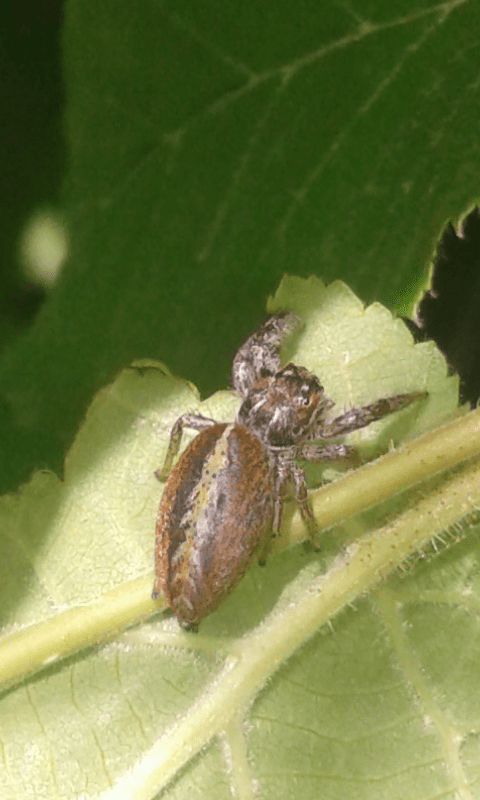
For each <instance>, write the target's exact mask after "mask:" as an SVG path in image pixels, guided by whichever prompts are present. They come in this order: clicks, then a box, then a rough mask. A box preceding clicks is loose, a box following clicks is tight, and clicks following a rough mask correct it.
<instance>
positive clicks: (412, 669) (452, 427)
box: [0, 277, 480, 800]
mask: <svg viewBox="0 0 480 800" xmlns="http://www.w3.org/2000/svg"><path fill="white" fill-rule="evenodd" d="M286 298H288V301H287V300H286ZM278 306H284V307H285V306H288V307H290V308H293V309H295V311H296V312H297V314H299V316H300V317H301V319H302V321H303V323H304V325H303V328H302V329H301V330H300V331H299V332H298V333H296V334H294V335H293V336H292V337H291V339H290V340H289V341H288V342H287V343H286V347H285V353H284V355H285V357H288V358H292V359H293V360H294V361H296V362H297V363H305V364H307V365H308V366H309V367H310V368H312V369H313V366H312V365H314V364H320V363H322V371H321V378H322V380H323V381H324V382H325V384H326V385H327V384H328V385H329V386H330V382H331V390H332V394H334V396H335V399H336V401H337V403H338V404H339V405H343V404H345V405H347V406H348V405H350V404H352V403H355V404H357V403H359V402H361V403H363V402H368V401H369V400H372V399H375V398H377V397H378V396H379V395H378V392H381V393H382V394H393V393H395V392H397V391H401V390H412V389H425V388H426V389H427V391H428V392H429V397H428V399H427V400H426V401H418V403H416V404H412V405H411V406H410V407H408V408H406V409H404V410H403V411H402V412H399V413H398V414H396V415H393V416H392V417H387V418H385V419H383V420H381V421H380V422H379V423H376V424H375V426H370V428H369V429H367V430H366V431H365V434H363V433H361V432H358V435H359V436H360V434H361V436H360V439H361V440H362V441H360V442H359V445H360V446H362V447H363V446H365V447H366V449H367V450H369V451H370V452H375V450H376V449H378V447H382V448H384V447H385V446H388V443H389V442H391V441H392V440H393V441H395V442H397V443H398V441H399V439H400V437H401V438H407V439H409V438H410V437H412V436H414V435H416V434H418V433H419V432H421V431H423V430H426V429H427V428H428V427H429V426H431V425H434V424H436V423H439V422H441V421H442V420H444V419H446V418H447V417H451V416H452V415H453V414H454V412H455V405H456V389H457V381H456V379H455V378H448V377H447V376H446V367H445V364H444V362H443V360H442V359H441V357H440V356H439V355H438V353H437V351H436V350H435V348H434V347H433V346H432V345H431V344H430V343H426V344H421V345H416V346H413V343H412V340H411V337H410V335H409V334H408V332H407V331H406V329H405V327H404V326H403V323H401V322H399V321H398V320H394V319H393V318H392V317H391V315H390V313H389V312H387V311H386V310H385V309H383V308H382V307H381V306H379V305H378V304H376V305H374V306H370V307H368V308H366V309H364V308H363V306H362V304H361V303H360V302H359V301H358V299H357V298H356V297H355V296H354V295H353V294H352V293H351V291H350V290H349V289H347V287H345V286H344V285H343V284H340V283H339V282H336V283H334V284H331V285H330V286H329V287H327V288H325V287H324V286H323V285H322V284H321V283H320V282H319V281H318V280H313V279H310V280H309V281H302V280H299V279H293V278H290V277H287V278H285V280H284V281H283V283H282V286H281V287H280V289H279V291H278V292H277V294H276V295H275V298H274V299H272V300H271V301H270V308H273V307H278ZM328 352H331V355H332V357H331V363H330V364H329V359H328V358H324V356H325V354H326V353H328ZM385 353H388V356H389V357H388V358H387V360H385ZM300 359H303V361H301V360H300ZM335 359H339V361H338V365H339V366H338V368H337V370H335ZM322 360H323V361H322ZM386 364H387V365H388V373H387V375H386V376H384V375H382V373H381V372H377V370H382V369H383V368H384V367H385V365H386ZM362 376H363V377H362ZM328 391H330V388H329V390H328ZM237 406H238V398H237V397H236V396H235V394H234V393H233V392H228V391H223V392H219V393H217V394H216V395H214V396H213V397H211V398H209V399H208V400H206V401H204V402H203V403H200V401H199V398H198V395H197V393H196V391H195V390H194V388H193V387H192V386H191V385H189V384H186V383H184V382H182V381H180V380H178V379H176V378H173V377H172V376H171V375H170V374H169V372H168V371H167V370H166V369H165V368H164V367H162V366H161V365H159V364H156V363H153V362H143V363H142V364H140V365H137V366H135V367H132V368H130V369H128V370H125V371H124V372H122V373H121V374H120V375H119V376H118V377H117V379H116V380H115V381H114V383H112V384H111V385H109V386H107V387H105V388H104V389H103V390H102V391H101V392H100V393H99V394H98V395H97V397H96V398H95V400H94V402H93V404H92V406H91V408H90V409H89V412H88V414H87V418H86V421H85V424H84V425H83V427H82V429H81V430H80V431H79V433H78V436H77V438H76V440H75V443H74V445H73V447H72V448H71V451H70V452H69V454H68V458H67V462H66V465H65V481H64V482H63V483H62V482H60V481H59V479H58V478H57V477H56V476H54V475H53V474H51V473H38V474H37V475H35V476H34V478H33V479H32V481H31V482H30V483H29V484H28V485H27V486H25V487H24V489H23V491H22V492H21V493H19V494H17V495H9V496H6V497H5V498H3V499H2V500H1V502H0V519H1V546H2V553H3V559H2V569H3V574H2V580H1V581H0V608H1V610H2V616H3V626H4V631H5V635H4V638H3V639H2V640H1V641H0V677H1V679H2V680H3V681H4V682H5V685H6V688H5V690H4V692H3V695H2V696H1V699H0V728H1V730H2V757H3V761H4V768H3V770H2V771H1V772H0V793H1V796H2V798H5V800H9V798H18V797H22V798H25V799H26V800H30V798H32V800H33V798H35V800H36V798H38V797H45V798H47V797H48V798H49V800H54V799H55V798H77V797H82V798H92V800H93V798H104V799H107V798H108V800H113V799H114V798H118V799H119V800H120V798H121V800H125V799H128V798H132V799H133V798H135V800H139V799H140V798H153V797H155V796H157V794H158V792H159V791H160V790H162V789H163V790H164V793H163V794H162V797H168V798H184V797H199V798H200V797H211V798H227V797H230V796H231V795H232V792H233V793H236V794H237V795H238V796H240V797H252V798H253V797H256V796H260V797H272V798H273V797H275V798H287V797H291V796H301V797H305V798H309V797H312V798H315V799H316V798H318V797H319V796H321V797H324V796H329V797H332V798H337V797H338V798H342V800H343V798H344V797H346V796H347V797H355V798H359V800H362V799H363V798H365V800H367V799H368V800H372V798H374V799H375V798H380V797H389V798H391V799H392V800H395V798H401V799H402V800H403V798H405V797H408V798H409V799H410V798H412V799H413V800H417V798H418V800H421V799H423V798H424V797H426V796H444V797H451V798H452V800H453V798H454V797H455V796H463V797H469V796H474V791H475V786H476V776H477V773H478V768H479V756H478V748H477V746H476V742H477V739H478V724H477V720H478V710H477V708H476V706H477V702H476V699H475V698H476V696H477V694H478V692H477V691H476V688H477V686H478V670H477V663H478V656H479V653H478V646H477V644H476V640H477V639H478V622H477V620H476V617H475V615H474V614H472V611H474V610H476V609H477V608H478V604H479V599H478V598H479V594H480V578H479V576H480V569H479V559H478V549H477V546H476V538H475V537H476V522H477V509H478V507H479V502H480V489H479V487H480V480H479V477H480V476H479V474H478V460H476V459H473V460H472V459H470V460H465V459H466V457H467V455H469V454H472V453H473V452H475V447H476V449H477V451H478V438H479V433H478V430H479V425H478V419H477V418H478V414H477V412H474V413H472V414H468V415H463V416H460V417H458V418H457V419H454V420H453V421H451V422H449V423H447V424H446V425H445V426H443V427H441V428H439V429H438V430H437V431H435V432H433V433H428V432H427V433H426V434H424V435H423V436H422V437H420V438H419V439H416V440H414V441H410V442H408V443H407V444H406V445H404V447H403V448H401V449H400V450H397V451H392V452H391V453H388V454H387V455H386V456H384V457H383V458H382V459H380V460H379V461H375V462H373V463H371V464H367V465H366V466H364V467H361V468H360V469H358V470H355V471H353V472H350V473H348V474H347V475H344V476H342V477H340V478H339V479H338V480H336V481H335V482H334V483H332V484H331V485H326V486H323V487H322V488H321V489H318V490H316V491H315V492H312V498H313V502H314V507H315V513H316V515H317V516H318V518H319V519H322V520H323V522H322V525H325V527H326V526H327V525H328V524H330V525H334V524H335V527H334V528H333V529H331V530H330V531H325V532H324V533H323V534H322V536H321V540H320V544H321V547H322V550H321V552H320V553H319V554H317V553H312V552H310V553H306V552H305V550H303V549H302V548H300V547H294V548H288V549H285V548H286V546H287V545H288V544H289V543H292V542H294V541H295V540H298V538H300V537H301V535H302V534H299V529H300V527H299V523H298V520H297V519H296V517H295V516H294V517H293V519H292V515H291V513H287V514H286V520H285V526H284V531H283V536H282V542H281V547H283V550H281V552H277V553H275V554H274V555H272V556H271V557H270V559H269V561H268V563H267V566H266V567H265V568H260V567H257V566H254V567H253V568H252V569H251V570H250V572H249V574H248V575H247V576H246V577H245V579H244V580H243V581H242V583H241V584H240V585H239V587H238V588H237V589H236V590H235V591H234V592H233V593H232V594H231V595H230V596H229V597H228V598H227V600H226V601H225V603H224V604H223V605H222V606H221V607H220V608H219V609H218V610H217V611H216V612H215V613H214V614H212V615H211V616H209V617H207V618H206V619H205V620H204V621H203V622H202V625H201V627H200V632H199V633H198V634H188V633H185V632H183V631H181V630H180V629H179V627H178V625H177V623H176V621H175V619H174V618H172V617H159V618H158V619H156V620H153V621H151V622H150V623H146V622H144V623H143V624H142V625H140V626H137V627H136V628H134V629H132V630H130V631H127V632H125V633H123V635H119V632H120V631H121V630H123V629H125V628H126V627H128V626H129V625H132V624H133V623H135V622H138V620H139V619H140V618H141V617H142V616H143V617H146V616H147V615H148V614H152V613H153V612H154V611H155V609H156V608H158V604H155V603H154V602H153V601H151V600H150V591H151V587H152V583H153V577H152V570H151V566H152V560H153V554H152V548H153V531H154V526H155V512H156V507H157V505H158V501H159V497H160V494H161V486H160V485H159V484H158V482H157V481H156V480H155V478H154V476H153V471H154V469H155V468H156V467H158V466H159V465H160V464H161V462H162V459H163V456H164V454H165V450H166V446H167V441H168V432H169V429H170V427H171V425H172V422H173V421H174V419H175V418H176V417H177V416H178V415H179V414H180V413H182V412H183V411H185V410H187V409H198V408H200V409H201V410H202V412H203V413H205V414H208V415H210V416H214V417H215V418H218V419H225V420H230V419H232V418H233V416H234V414H235V409H236V408H237ZM452 431H453V433H452ZM355 436H357V433H356V434H355ZM364 437H365V438H364ZM382 442H383V444H382ZM435 443H436V444H435ZM442 443H443V445H444V446H443V447H442ZM435 447H437V449H436V450H435ZM468 448H470V450H469V449H468ZM442 458H443V460H442ZM457 461H458V462H460V461H461V462H462V463H459V464H458V466H457V467H456V468H455V469H454V470H453V471H450V472H448V473H445V474H441V475H436V473H437V472H438V470H439V469H444V467H445V466H446V465H447V464H448V463H450V464H455V463H457ZM409 464H413V465H415V464H416V465H417V466H418V465H420V467H419V469H420V472H417V473H415V476H414V477H413V478H412V474H410V473H409V471H408V469H409V467H408V465H409ZM392 465H393V466H392ZM392 470H393V471H392ZM385 475H388V476H390V479H391V480H392V481H393V483H392V484H391V485H390V494H392V492H393V493H394V492H395V491H398V490H399V489H402V488H404V489H405V488H406V487H408V486H412V485H413V484H414V483H416V481H418V480H420V479H421V478H423V483H422V484H421V485H420V486H419V487H418V488H415V486H413V488H411V489H409V490H408V491H405V492H404V493H403V494H402V495H396V496H395V497H393V498H391V499H389V500H388V501H387V500H385V499H384V500H383V502H382V503H381V504H380V505H377V506H376V507H375V508H373V509H371V508H369V506H370V505H371V502H372V501H371V499H368V491H369V490H372V486H373V496H374V497H375V496H376V497H377V499H380V498H381V497H382V498H383V495H381V491H383V489H382V485H383V484H382V481H383V479H384V477H385ZM392 486H393V487H395V486H396V489H395V488H392ZM342 487H343V488H342ZM339 492H340V493H342V492H343V495H341V496H342V497H343V500H342V503H343V512H342V508H340V511H337V512H334V511H333V510H332V509H333V508H334V507H335V504H336V500H335V498H336V497H337V498H338V493H339ZM349 503H352V504H353V506H350V505H349ZM352 507H353V509H354V510H355V509H356V511H357V512H358V513H357V514H356V516H355V517H352V516H349V517H348V519H347V520H345V522H344V523H343V524H338V523H339V521H340V520H341V519H342V513H343V516H345V515H346V514H349V515H351V514H352V513H353V511H352ZM360 512H361V513H360ZM335 513H336V514H337V516H336V517H335ZM329 514H330V521H329V522H328V519H329V517H328V515H329ZM325 520H327V521H325ZM336 523H337V524H336ZM304 535H305V534H304V533H303V536H304ZM429 541H435V543H436V547H438V545H439V544H441V543H448V544H450V545H451V546H450V547H449V548H445V547H443V546H442V552H440V553H439V554H436V555H435V554H434V549H433V548H431V547H430V546H429V545H428V542H429ZM419 548H420V556H421V558H418V555H415V553H417V552H418V550H419ZM402 565H403V569H404V571H399V570H396V568H397V567H399V566H402ZM407 568H408V569H407ZM327 623H328V624H327ZM62 656H63V658H61V657H62ZM25 672H31V673H33V674H31V675H30V676H28V677H27V678H26V679H25V678H23V679H22V676H23V673H25Z"/></svg>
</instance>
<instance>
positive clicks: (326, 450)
mask: <svg viewBox="0 0 480 800" xmlns="http://www.w3.org/2000/svg"><path fill="white" fill-rule="evenodd" d="M297 324H298V320H297V318H296V317H295V316H294V315H293V314H290V313H286V312H283V313H279V314H275V315H274V316H273V317H271V318H270V319H269V320H267V322H266V323H265V324H264V325H263V326H262V328H260V330H259V331H258V332H257V333H255V334H253V335H252V336H251V337H250V338H249V339H247V341H246V342H245V344H244V345H242V347H240V349H239V350H238V352H237V354H236V356H235V359H234V362H233V368H232V377H233V384H234V387H235V389H236V390H237V392H238V393H239V394H240V396H241V397H242V403H241V405H240V408H239V410H238V413H237V416H236V420H235V422H234V423H230V424H228V423H218V422H216V421H215V420H213V419H208V418H207V417H203V416H202V415H201V414H188V413H187V414H184V415H183V416H181V417H180V418H179V419H178V420H177V422H176V423H175V425H174V426H173V428H172V431H171V435H170V445H169V448H168V451H167V456H166V459H165V464H164V466H163V469H162V470H161V472H159V473H158V476H159V477H160V478H161V479H162V480H166V484H165V488H164V492H163V495H162V499H161V502H160V507H159V511H158V517H157V527H156V537H155V566H156V577H155V585H154V589H153V597H156V596H157V595H158V594H159V592H160V591H163V592H164V594H165V596H166V598H167V601H168V604H169V606H170V607H171V608H172V609H173V611H174V612H175V614H176V616H177V619H178V620H179V622H180V624H181V625H182V627H184V628H185V629H187V630H197V629H198V623H199V622H200V620H201V619H202V618H203V617H205V616H206V615H207V614H210V613H211V612H212V611H214V610H215V609H216V608H218V606H219V605H220V603H221V602H222V600H223V599H224V597H226V595H227V594H229V593H230V592H231V591H232V589H233V588H234V587H235V586H236V585H237V583H238V582H239V581H240V580H241V578H242V577H243V575H244V574H245V571H246V569H247V568H248V566H249V564H250V563H251V562H252V560H253V559H254V558H255V557H260V559H264V558H265V556H266V553H267V550H268V546H269V542H270V537H271V536H272V535H273V536H276V535H278V532H279V529H280V523H281V514H282V505H283V500H284V497H285V493H286V489H287V486H288V485H290V484H292V485H293V488H294V493H295V499H296V501H297V504H298V507H299V510H300V513H301V516H302V519H303V520H304V522H305V524H306V526H307V529H308V531H309V533H310V535H311V536H312V537H313V536H314V535H315V533H316V528H315V522H314V519H313V514H312V512H311V509H310V505H309V502H308V493H307V486H306V483H305V475H304V472H303V470H302V469H301V468H300V467H299V465H298V464H297V462H296V460H295V459H296V458H304V459H307V460H328V459H334V458H341V457H343V456H348V455H350V454H352V452H353V448H352V447H349V446H348V445H345V444H341V443H340V444H337V443H335V444H328V443H327V444H326V443H325V441H324V440H325V439H328V438H330V437H333V436H339V435H341V434H345V433H349V432H350V431H353V430H356V429H358V428H363V427H365V426H366V425H369V424H370V422H373V421H374V420H376V419H380V418H381V417H383V416H385V415H386V414H390V413H392V412H393V411H397V410H399V409H401V408H404V407H405V406H406V405H408V404H409V403H411V402H413V401H414V400H416V399H419V398H421V397H425V396H426V394H425V393H424V392H413V393H411V394H403V395H395V396H393V397H387V398H381V399H380V400H376V401H374V402H373V403H370V404H369V405H367V406H363V407H361V408H352V409H350V410H349V411H346V412H344V413H343V414H340V415H339V416H337V417H335V418H333V419H329V411H330V410H331V409H332V407H333V405H334V403H333V402H332V400H330V399H329V398H327V397H325V393H324V389H323V386H321V384H320V382H319V380H318V378H317V377H316V376H315V375H314V374H313V373H311V372H309V371H308V370H307V369H305V367H300V366H297V365H295V364H292V363H289V364H286V365H285V366H281V363H280V355H279V352H280V347H281V344H282V342H283V340H284V338H285V336H286V335H287V334H288V333H289V332H290V331H292V330H293V329H294V328H295V327H296V325H297ZM183 428H191V429H193V430H197V431H199V433H198V435H197V436H196V437H195V438H194V439H193V441H192V442H191V443H190V444H189V446H188V447H187V448H186V450H185V451H184V452H183V454H182V455H181V456H180V458H179V459H178V461H177V463H176V464H175V466H174V467H173V469H172V464H173V461H174V459H175V456H176V455H177V453H178V450H179V446H180V441H181V436H182V431H183Z"/></svg>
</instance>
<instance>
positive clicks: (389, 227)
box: [0, 0, 480, 486]
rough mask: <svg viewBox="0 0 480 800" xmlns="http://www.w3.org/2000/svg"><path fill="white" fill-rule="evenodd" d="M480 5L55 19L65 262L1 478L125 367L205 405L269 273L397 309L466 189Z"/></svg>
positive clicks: (254, 318) (478, 162)
mask: <svg viewBox="0 0 480 800" xmlns="http://www.w3.org/2000/svg"><path fill="white" fill-rule="evenodd" d="M479 22H480V11H479V6H478V4H475V3H466V2H452V3H450V4H446V5H445V4H441V5H435V4H433V3H428V2H425V3H424V4H423V5H418V4H416V3H415V4H414V3H407V2H401V3H398V2H397V3H394V4H392V3H389V4H388V5H385V4H384V3H379V2H377V3H376V4H375V3H371V4H363V6H358V7H357V6H350V5H348V4H345V5H344V6H342V5H336V4H330V3H322V4H310V3H302V4H300V5H299V4H298V3H292V2H283V3H279V2H269V3H262V4H258V3H253V4H252V3H248V4H245V3H241V2H238V0H237V2H230V3H228V4H222V3H213V2H202V3H196V2H191V1H190V2H185V1H184V2H178V0H177V2H175V3H173V2H152V1H151V2H140V3H137V4H128V5H124V4H118V3H116V2H112V0H101V2H97V3H95V4H94V5H92V4H91V3H85V2H82V1H81V0H71V2H69V3H68V4H67V7H66V28H65V36H64V54H65V66H66V72H65V76H66V87H67V93H68V102H67V114H66V131H67V137H68V146H69V151H70V166H69V172H68V177H67V180H66V183H65V202H66V207H67V211H68V218H69V225H70V236H71V249H70V260H69V262H68V264H67V266H66V268H65V270H64V273H63V274H62V277H61V278H60V280H59V282H58V284H57V286H56V287H55V289H54V290H53V292H52V294H51V296H50V298H49V300H48V301H47V303H46V304H45V306H44V309H43V311H42V313H41V314H40V316H39V317H38V318H37V320H36V322H35V324H34V325H33V327H32V329H31V330H30V332H29V333H28V335H26V336H25V337H24V338H23V339H22V340H19V341H17V343H16V344H15V345H14V346H13V347H12V348H11V349H10V351H9V352H7V353H6V354H5V356H4V358H3V360H2V362H1V363H0V382H1V385H2V387H3V396H2V398H1V400H2V402H1V404H0V412H1V413H0V442H1V446H2V451H3V452H6V453H8V459H4V463H3V470H2V473H1V474H0V484H2V485H4V486H6V485H12V484H13V483H14V482H15V481H18V480H20V479H24V478H25V477H26V476H27V475H28V473H29V471H30V470H31V469H32V468H33V467H38V466H44V465H47V466H50V467H52V468H55V469H56V470H57V471H60V470H61V467H62V461H63V456H64V452H65V450H66V448H67V446H68V444H69V442H70V441H71V440H72V438H73V436H74V434H75V431H76V430H77V428H78V425H79V423H80V420H81V418H82V416H83V414H84V412H85V408H86V407H87V404H88V402H89V401H90V399H91V397H92V395H93V394H94V393H95V391H96V390H97V389H98V388H99V387H100V386H102V385H104V384H105V383H106V382H107V380H108V379H110V378H111V377H112V376H113V375H114V374H115V373H117V372H118V370H119V369H120V368H121V366H123V365H125V364H128V363H129V362H130V361H131V360H132V359H134V358H142V357H155V358H161V359H162V360H163V361H164V362H165V363H167V364H168V366H169V367H170V368H171V369H172V370H173V371H174V372H175V373H178V374H181V375H183V376H184V377H187V378H188V379H190V380H192V381H193V382H195V383H196V384H197V385H198V386H199V388H200V390H201V391H202V393H206V392H208V391H210V390H211V389H213V388H215V387H219V386H225V385H226V384H227V383H228V370H229V364H230V361H231V358H232V354H233V352H234V351H235V348H236V346H237V345H238V344H239V342H241V341H242V339H243V338H244V337H245V336H246V335H248V334H249V333H250V332H251V331H252V330H253V329H255V326H256V324H257V322H258V321H259V320H260V319H261V317H262V315H263V309H264V303H265V299H266V296H267V295H268V294H269V293H270V292H272V291H273V290H274V289H275V287H276V285H277V284H278V281H279V278H280V276H281V274H282V272H283V271H285V270H288V271H290V272H294V273H296V274H299V275H303V276H307V275H309V274H311V273H315V274H318V275H320V276H321V277H322V278H324V279H325V280H327V281H329V280H331V279H333V278H337V277H341V278H342V279H344V280H346V281H347V282H348V283H349V284H350V285H351V286H352V288H353V289H354V290H355V291H357V292H358V293H359V294H360V295H361V297H362V299H364V300H366V301H369V300H371V299H373V298H375V299H379V300H383V301H384V302H390V303H392V301H395V300H397V301H400V300H401V297H402V293H404V292H405V291H411V287H412V286H414V285H415V284H416V282H417V281H418V280H419V278H420V276H421V274H422V272H423V271H424V269H425V266H426V264H427V263H428V261H429V257H430V254H431V252H432V249H433V246H434V243H435V240H436V238H437V236H438V234H439V232H440V230H441V228H442V227H443V224H444V222H445V220H447V219H449V218H451V217H455V216H458V215H459V214H460V213H461V212H462V211H463V210H464V208H465V207H466V206H467V205H468V204H469V203H470V202H472V200H473V199H475V198H476V197H478V194H479V178H478V175H479V172H480V170H479V167H480V146H479V142H478V127H477V123H476V116H477V108H478V81H477V77H478V48H479V44H478V30H479Z"/></svg>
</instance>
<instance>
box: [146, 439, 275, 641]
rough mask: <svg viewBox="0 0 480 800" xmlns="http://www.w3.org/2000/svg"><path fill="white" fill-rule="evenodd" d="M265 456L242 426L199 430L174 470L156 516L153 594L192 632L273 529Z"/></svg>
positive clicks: (268, 473)
mask: <svg viewBox="0 0 480 800" xmlns="http://www.w3.org/2000/svg"><path fill="white" fill-rule="evenodd" d="M273 507H274V500H273V490H272V485H271V470H270V466H269V460H268V454H267V452H266V450H265V448H264V446H263V445H262V443H261V442H260V440H259V439H258V438H257V437H256V436H255V435H254V434H253V433H252V432H251V431H250V430H249V429H248V428H246V427H245V426H244V425H239V424H236V423H233V424H215V425H212V426H210V427H208V428H206V429H205V430H203V431H201V432H200V433H199V434H198V435H197V436H196V437H195V438H194V439H193V440H192V442H191V443H190V444H189V446H188V447H187V448H186V450H185V451H184V452H183V453H182V455H181V456H180V458H179V460H178V461H177V463H176V465H175V466H174V467H173V469H172V471H171V473H170V475H169V477H168V479H167V482H166V484H165V488H164V491H163V495H162V500H161V502H160V507H159V510H158V516H157V527H156V547H155V554H156V555H155V562H156V563H155V566H156V578H155V586H154V595H156V594H158V592H159V591H160V590H161V591H162V592H164V594H165V596H166V598H167V601H168V604H169V606H170V607H171V608H172V609H173V611H174V612H175V614H176V616H177V618H178V620H179V622H180V623H181V624H182V626H183V627H185V628H187V629H195V628H196V627H197V626H198V623H199V621H200V620H201V619H202V618H203V617H205V616H206V615H207V614H210V613H211V612H212V611H214V610H215V609H216V608H217V607H218V606H219V605H220V603H221V602H222V600H223V599H224V598H225V597H226V595H228V594H229V593H230V592H231V591H232V589H233V588H234V587H235V586H236V585H237V584H238V582H239V581H240V580H241V578H242V577H243V575H244V573H245V571H246V569H247V568H248V566H249V564H250V563H251V562H252V560H253V558H254V557H255V555H256V553H257V552H258V551H259V549H260V547H261V545H262V543H264V542H265V540H266V537H268V535H269V534H270V532H271V528H272V518H273Z"/></svg>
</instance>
